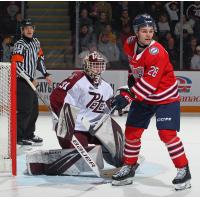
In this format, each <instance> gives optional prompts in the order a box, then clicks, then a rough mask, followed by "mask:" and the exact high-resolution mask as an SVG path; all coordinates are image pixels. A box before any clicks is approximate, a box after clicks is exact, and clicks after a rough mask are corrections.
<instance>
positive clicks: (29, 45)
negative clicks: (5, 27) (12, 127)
mask: <svg viewBox="0 0 200 200" xmlns="http://www.w3.org/2000/svg"><path fill="white" fill-rule="evenodd" d="M34 31H35V26H34V25H33V24H32V22H31V20H30V19H25V20H23V21H22V23H21V34H22V37H21V39H19V40H18V41H17V42H16V43H15V45H14V49H13V54H12V58H11V61H12V62H15V63H16V65H17V69H19V68H20V70H22V71H23V72H24V73H25V74H26V75H27V76H28V77H29V78H30V80H31V81H32V83H33V84H34V85H35V86H37V81H36V80H35V76H36V70H39V71H40V72H41V73H42V75H43V76H44V77H45V79H46V80H47V82H48V83H49V84H51V78H50V76H49V74H48V73H47V71H46V68H45V65H44V55H43V52H42V49H41V47H40V42H39V41H38V39H37V38H34V37H33V34H34ZM37 118H38V98H37V95H36V93H35V92H34V91H33V89H32V88H31V87H30V86H29V84H28V83H27V82H26V81H25V79H23V78H21V77H19V76H18V77H17V144H18V145H32V146H40V145H42V143H43V139H42V138H40V137H38V136H36V135H35V134H34V132H35V123H36V120H37Z"/></svg>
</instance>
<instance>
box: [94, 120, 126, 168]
mask: <svg viewBox="0 0 200 200" xmlns="http://www.w3.org/2000/svg"><path fill="white" fill-rule="evenodd" d="M95 136H96V137H97V138H98V140H99V141H100V142H101V144H102V145H103V150H104V151H103V152H104V153H103V156H104V158H105V160H106V161H107V162H108V163H109V164H111V165H114V166H116V167H120V166H122V157H123V148H124V134H123V132H122V129H121V127H120V126H119V124H118V123H117V122H116V121H115V120H114V119H112V117H109V118H108V119H107V120H106V121H105V122H104V123H103V124H102V125H101V127H100V128H99V129H98V130H97V132H96V133H95Z"/></svg>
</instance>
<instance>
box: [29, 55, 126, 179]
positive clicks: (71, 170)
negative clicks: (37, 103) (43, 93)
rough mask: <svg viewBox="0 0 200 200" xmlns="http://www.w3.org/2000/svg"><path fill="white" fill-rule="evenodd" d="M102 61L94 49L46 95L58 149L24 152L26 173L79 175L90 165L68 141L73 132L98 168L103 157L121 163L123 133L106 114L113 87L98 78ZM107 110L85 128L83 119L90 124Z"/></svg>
mask: <svg viewBox="0 0 200 200" xmlns="http://www.w3.org/2000/svg"><path fill="white" fill-rule="evenodd" d="M105 70H106V61H105V60H104V58H103V57H102V56H101V54H99V53H98V52H93V53H90V54H88V55H87V56H86V57H85V59H84V66H83V71H77V72H74V73H72V75H71V76H70V77H68V78H66V79H65V80H63V81H62V82H61V83H60V84H59V85H58V87H57V88H55V89H54V90H53V92H52V93H51V95H50V104H51V108H52V110H53V112H54V114H55V115H56V116H57V117H55V115H54V117H53V124H54V130H55V132H56V136H57V139H58V141H59V144H60V146H61V148H62V149H58V150H47V151H35V152H32V153H29V154H28V155H27V168H28V174H32V175H39V174H47V175H79V174H80V173H81V172H87V171H90V170H91V169H90V168H89V166H88V165H87V163H86V162H85V161H84V160H83V159H82V158H81V156H80V154H79V153H78V151H76V149H75V148H74V146H73V144H72V143H71V139H72V136H73V135H75V136H76V138H77V139H78V140H79V142H80V143H81V144H82V146H83V147H84V148H85V150H86V151H87V152H88V154H89V155H90V156H91V158H92V159H93V160H94V161H95V162H96V164H97V165H98V167H99V169H102V168H103V167H104V162H103V159H104V160H105V161H106V162H107V163H108V164H110V165H113V166H115V167H120V166H121V165H122V156H123V145H124V135H123V132H122V130H121V127H120V126H119V125H118V124H117V122H116V121H115V120H114V119H113V118H112V117H110V115H109V113H110V109H111V106H110V105H111V101H112V97H113V89H112V87H111V86H110V84H109V83H107V82H106V81H105V80H103V79H102V78H101V74H102V73H103V72H104V71H105ZM106 113H108V114H107V115H108V117H107V118H106V120H105V121H104V122H102V124H100V126H99V127H98V129H97V130H95V131H90V130H91V129H90V130H88V128H87V126H86V124H84V123H83V121H84V120H83V119H86V120H87V121H88V122H89V123H90V125H91V127H94V126H95V125H96V124H97V123H98V122H99V121H100V120H101V119H102V117H104V116H105V115H106Z"/></svg>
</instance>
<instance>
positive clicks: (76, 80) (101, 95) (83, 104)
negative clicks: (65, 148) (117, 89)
mask: <svg viewBox="0 0 200 200" xmlns="http://www.w3.org/2000/svg"><path fill="white" fill-rule="evenodd" d="M112 97H113V89H112V87H111V86H110V84H109V83H107V82H106V81H104V80H103V79H102V80H101V83H100V84H99V86H98V88H96V87H94V86H93V84H91V82H90V81H89V80H88V78H87V77H86V75H85V73H84V72H82V71H77V72H74V73H73V74H72V75H71V76H69V77H68V78H67V79H65V80H64V81H62V82H61V83H60V84H59V85H58V87H57V88H55V89H54V90H53V92H52V93H51V95H50V102H51V107H52V109H53V111H54V112H55V113H56V114H57V116H59V114H60V111H61V109H62V106H63V104H64V103H66V104H69V105H71V106H74V107H76V108H78V109H79V112H78V114H77V117H76V122H75V130H79V131H86V129H85V127H84V126H83V124H82V122H81V119H82V117H83V116H85V117H87V119H88V120H89V121H94V119H96V118H98V117H99V116H101V114H102V113H104V110H105V108H106V107H107V103H106V102H107V101H109V99H110V98H112Z"/></svg>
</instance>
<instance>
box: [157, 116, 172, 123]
mask: <svg viewBox="0 0 200 200" xmlns="http://www.w3.org/2000/svg"><path fill="white" fill-rule="evenodd" d="M171 120H172V118H171V117H170V118H168V117H163V118H158V119H157V122H164V121H171Z"/></svg>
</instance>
